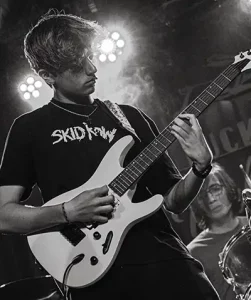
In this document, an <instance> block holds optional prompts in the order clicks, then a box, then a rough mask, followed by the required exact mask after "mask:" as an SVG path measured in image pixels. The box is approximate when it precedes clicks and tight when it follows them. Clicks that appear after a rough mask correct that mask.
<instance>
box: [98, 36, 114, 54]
mask: <svg viewBox="0 0 251 300" xmlns="http://www.w3.org/2000/svg"><path fill="white" fill-rule="evenodd" d="M100 49H101V51H102V52H103V53H105V54H109V53H111V52H113V51H114V49H115V45H114V42H113V41H112V40H111V39H105V40H103V41H102V43H101V47H100Z"/></svg>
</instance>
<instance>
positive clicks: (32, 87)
mask: <svg viewBox="0 0 251 300" xmlns="http://www.w3.org/2000/svg"><path fill="white" fill-rule="evenodd" d="M27 90H28V91H29V92H30V93H31V92H33V91H34V90H35V87H34V85H32V84H30V85H29V86H28V88H27Z"/></svg>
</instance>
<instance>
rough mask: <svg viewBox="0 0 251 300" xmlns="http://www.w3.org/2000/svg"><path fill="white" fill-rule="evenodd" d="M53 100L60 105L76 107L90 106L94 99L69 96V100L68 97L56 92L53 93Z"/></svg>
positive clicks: (87, 96)
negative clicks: (60, 103) (73, 105)
mask: <svg viewBox="0 0 251 300" xmlns="http://www.w3.org/2000/svg"><path fill="white" fill-rule="evenodd" d="M54 99H56V100H57V101H60V102H62V103H68V104H76V105H90V104H93V103H94V99H93V97H92V96H91V95H86V96H81V97H78V96H75V97H74V96H71V99H69V97H67V96H65V95H63V94H62V93H60V92H58V91H57V90H56V91H55V93H54Z"/></svg>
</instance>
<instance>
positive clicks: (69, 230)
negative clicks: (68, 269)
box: [60, 224, 86, 246]
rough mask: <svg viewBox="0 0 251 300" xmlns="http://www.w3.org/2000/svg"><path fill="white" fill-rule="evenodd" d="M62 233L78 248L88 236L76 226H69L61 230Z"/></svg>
mask: <svg viewBox="0 0 251 300" xmlns="http://www.w3.org/2000/svg"><path fill="white" fill-rule="evenodd" d="M60 233H61V234H62V235H63V236H64V237H65V238H66V239H67V240H68V241H69V242H70V243H71V244H72V245H73V246H77V244H79V243H80V242H81V241H82V240H83V239H84V238H85V236H86V234H85V233H84V232H83V231H82V230H81V229H80V228H79V227H78V226H77V225H76V224H69V225H66V226H65V227H64V228H63V229H61V230H60Z"/></svg>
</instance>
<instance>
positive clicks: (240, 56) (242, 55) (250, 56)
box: [234, 49, 251, 72]
mask: <svg viewBox="0 0 251 300" xmlns="http://www.w3.org/2000/svg"><path fill="white" fill-rule="evenodd" d="M245 59H248V60H249V63H247V64H246V65H245V67H244V68H243V69H242V70H241V72H243V71H245V70H248V69H251V49H249V50H248V51H245V52H241V53H240V54H238V55H236V56H235V59H234V64H236V63H238V62H240V61H242V60H245Z"/></svg>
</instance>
